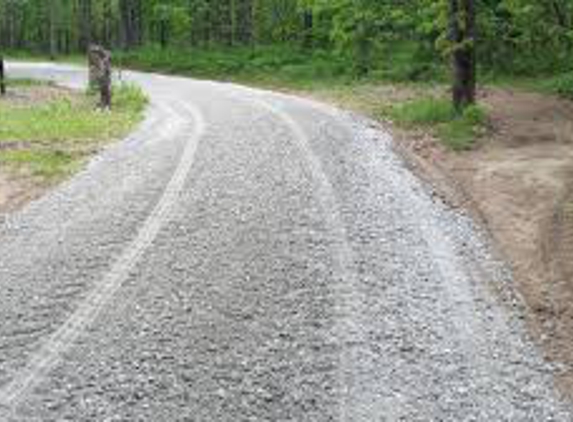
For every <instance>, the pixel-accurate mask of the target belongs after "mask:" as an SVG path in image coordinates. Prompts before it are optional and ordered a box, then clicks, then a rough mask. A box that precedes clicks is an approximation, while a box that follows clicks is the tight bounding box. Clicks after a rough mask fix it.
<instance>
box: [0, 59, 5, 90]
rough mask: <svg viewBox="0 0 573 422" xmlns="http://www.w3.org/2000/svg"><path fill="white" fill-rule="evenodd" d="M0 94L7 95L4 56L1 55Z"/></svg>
mask: <svg viewBox="0 0 573 422" xmlns="http://www.w3.org/2000/svg"><path fill="white" fill-rule="evenodd" d="M0 95H6V80H5V79H4V57H1V56H0Z"/></svg>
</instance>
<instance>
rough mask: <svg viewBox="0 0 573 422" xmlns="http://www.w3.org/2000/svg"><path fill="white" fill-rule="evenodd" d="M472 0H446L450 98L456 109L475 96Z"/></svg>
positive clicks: (474, 28) (474, 41)
mask: <svg viewBox="0 0 573 422" xmlns="http://www.w3.org/2000/svg"><path fill="white" fill-rule="evenodd" d="M475 12H476V11H475V0H450V41H451V42H452V49H453V51H452V65H453V77H454V83H453V101H454V107H455V109H456V110H457V111H458V112H459V111H462V110H463V109H464V108H465V107H467V106H468V105H471V104H474V103H475V100H476V52H475V51H476V48H475V43H476V36H475V35H476V13H475Z"/></svg>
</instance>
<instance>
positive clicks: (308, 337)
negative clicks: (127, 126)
mask: <svg viewBox="0 0 573 422" xmlns="http://www.w3.org/2000/svg"><path fill="white" fill-rule="evenodd" d="M8 72H9V73H10V74H13V75H18V76H29V77H39V78H44V79H51V80H55V81H57V82H59V83H61V84H65V85H68V86H72V87H82V86H84V84H85V74H84V71H83V70H81V69H80V68H75V67H69V66H57V65H49V64H16V63H9V64H8ZM123 78H125V79H127V80H129V81H132V82H135V83H137V84H139V85H141V86H142V87H143V89H145V91H146V92H147V93H148V94H149V96H150V98H151V105H150V107H149V111H148V114H147V118H146V120H145V121H144V122H143V123H142V125H141V126H140V127H139V128H138V130H137V131H136V132H135V133H134V134H133V135H132V136H130V137H129V138H128V139H126V140H124V141H122V142H121V143H118V144H116V145H114V146H112V147H110V148H108V149H106V150H105V151H104V152H103V153H102V154H100V155H99V156H98V157H97V158H95V159H94V160H93V161H92V162H91V163H90V164H89V165H88V167H87V168H86V169H85V170H84V171H82V172H81V173H80V174H79V175H77V176H76V177H75V178H74V179H73V180H71V181H70V182H67V183H66V184H64V185H63V186H61V187H59V188H58V189H56V190H55V191H54V192H52V193H50V194H49V195H47V196H46V197H44V198H43V199H41V200H39V201H37V202H34V203H32V204H31V205H29V206H28V207H27V208H26V209H24V210H23V211H21V212H19V213H16V214H14V215H12V216H9V217H7V218H6V219H5V221H4V222H3V223H2V225H0V421H156V422H158V421H162V422H163V421H201V422H203V421H205V422H207V421H209V422H218V421H229V422H238V421H273V422H276V421H297V422H303V421H313V422H320V421H351V422H373V421H398V420H403V421H438V420H440V421H462V420H468V421H470V420H472V421H473V420H479V421H485V420H491V421H561V420H563V421H566V420H571V417H570V414H569V413H567V411H566V409H565V407H564V406H563V404H562V403H560V401H559V399H558V396H557V393H556V390H555V388H554V386H553V381H552V374H553V371H554V368H553V367H552V366H550V365H548V364H547V363H544V362H543V361H542V359H541V358H540V355H539V353H538V352H537V351H536V350H535V348H534V347H533V346H532V343H531V342H530V341H529V340H528V339H527V335H526V333H525V329H524V326H523V325H524V324H523V320H522V318H521V313H520V312H521V311H520V306H519V301H517V300H516V299H515V298H514V295H513V293H512V287H511V278H510V276H509V274H508V272H507V271H506V270H505V268H504V266H503V265H502V264H501V263H499V262H497V261H496V260H495V259H494V258H492V255H491V253H490V250H489V247H488V245H487V240H486V239H485V237H484V236H483V235H482V234H481V233H480V232H479V230H477V229H476V228H475V227H474V225H473V224H472V222H471V220H470V219H469V218H468V217H466V216H464V215H463V214H461V213H458V212H455V211H452V210H449V209H448V208H447V207H446V206H445V205H443V204H442V203H441V202H440V201H439V199H437V197H436V196H435V195H433V194H432V192H431V191H430V190H429V189H428V188H427V187H425V186H424V184H423V183H421V182H420V181H419V180H418V179H417V178H416V177H415V176H413V175H412V174H411V173H410V171H409V170H408V169H407V168H406V167H405V165H404V164H403V163H402V161H401V159H400V158H399V157H398V156H397V155H396V154H395V153H394V152H393V150H392V140H391V138H390V136H389V135H388V134H387V133H386V132H384V131H383V130H381V129H377V128H375V127H372V126H371V125H369V124H368V122H366V121H363V120H362V119H360V118H357V117H355V116H351V115H348V114H346V113H343V112H339V111H336V110H333V109H330V108H328V107H326V106H322V105H318V104H314V103H312V102H310V101H307V100H302V99H296V98H291V97H288V96H285V95H279V94H273V93H268V92H262V91H256V90H250V89H246V88H242V87H239V86H235V85H230V84H221V83H212V82H202V81H195V80H190V79H183V78H175V77H166V76H161V75H149V74H140V73H129V72H127V73H124V75H123Z"/></svg>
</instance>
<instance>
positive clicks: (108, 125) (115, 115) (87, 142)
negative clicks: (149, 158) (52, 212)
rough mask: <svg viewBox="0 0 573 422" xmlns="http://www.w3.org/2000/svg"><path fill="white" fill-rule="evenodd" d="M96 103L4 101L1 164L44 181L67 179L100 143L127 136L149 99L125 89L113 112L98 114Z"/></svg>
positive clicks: (117, 94)
mask: <svg viewBox="0 0 573 422" xmlns="http://www.w3.org/2000/svg"><path fill="white" fill-rule="evenodd" d="M31 86H33V84H32V85H30V84H26V85H25V87H26V89H33V88H30V87H31ZM95 103H96V100H95V98H94V97H93V96H89V95H87V94H76V95H71V94H69V95H62V96H60V97H58V98H56V99H50V100H47V101H46V102H44V103H40V104H33V103H32V104H24V105H22V104H16V103H12V102H10V101H9V100H2V101H0V164H3V165H6V166H8V167H9V168H11V169H12V170H17V171H20V172H24V173H25V174H30V175H32V176H34V177H37V178H40V179H42V180H45V181H57V180H59V179H62V178H64V177H66V176H67V175H69V174H70V173H72V172H73V171H75V170H76V169H77V168H78V167H79V166H80V165H81V163H82V162H83V160H85V158H86V157H88V156H89V155H90V154H91V153H93V152H94V151H95V150H97V149H98V148H99V147H101V145H103V144H105V143H107V142H110V141H111V140H113V139H117V138H120V137H122V136H124V135H125V134H127V133H128V132H129V131H130V130H131V128H132V127H133V126H134V125H135V124H136V123H137V122H138V121H139V120H140V119H141V118H142V113H143V110H144V108H145V105H146V103H147V99H146V97H145V95H144V94H143V93H142V92H141V91H140V90H139V89H138V88H137V87H135V86H131V85H120V86H116V87H114V106H113V108H112V110H111V111H109V112H107V111H100V110H97V109H96V107H95Z"/></svg>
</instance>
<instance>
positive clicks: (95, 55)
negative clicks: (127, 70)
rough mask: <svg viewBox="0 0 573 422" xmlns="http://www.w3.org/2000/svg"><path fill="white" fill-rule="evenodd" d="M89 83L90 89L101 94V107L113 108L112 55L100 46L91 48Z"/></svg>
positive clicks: (89, 55)
mask: <svg viewBox="0 0 573 422" xmlns="http://www.w3.org/2000/svg"><path fill="white" fill-rule="evenodd" d="M88 62H89V81H90V87H91V88H92V89H93V88H96V89H97V90H98V91H99V94H100V102H99V106H100V108H102V109H109V108H111V54H110V53H109V51H107V50H105V49H104V48H103V47H101V46H99V45H92V46H91V47H90V48H89V54H88Z"/></svg>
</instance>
